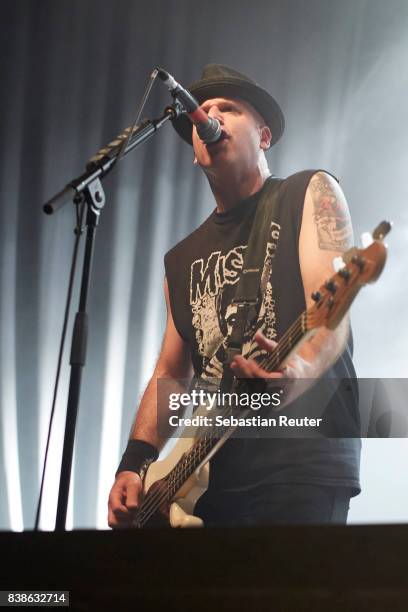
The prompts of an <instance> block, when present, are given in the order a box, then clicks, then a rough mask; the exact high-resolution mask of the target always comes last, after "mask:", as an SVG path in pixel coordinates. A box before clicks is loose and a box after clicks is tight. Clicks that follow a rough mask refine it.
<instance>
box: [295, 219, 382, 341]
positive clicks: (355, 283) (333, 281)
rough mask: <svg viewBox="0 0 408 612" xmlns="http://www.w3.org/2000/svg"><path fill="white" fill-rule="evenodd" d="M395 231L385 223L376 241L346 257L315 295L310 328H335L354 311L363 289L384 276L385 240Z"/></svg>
mask: <svg viewBox="0 0 408 612" xmlns="http://www.w3.org/2000/svg"><path fill="white" fill-rule="evenodd" d="M390 230H391V224H390V223H389V222H388V221H382V222H381V223H380V224H379V225H378V226H377V227H376V228H375V230H374V231H373V233H372V238H373V242H372V243H371V244H370V245H369V246H368V247H367V248H365V249H358V248H357V247H352V248H351V249H349V250H348V251H347V252H346V253H344V255H343V262H344V265H343V266H342V267H341V268H340V269H339V270H338V271H337V272H336V273H335V274H333V276H332V277H331V278H330V279H329V280H328V281H326V282H325V283H324V284H323V285H322V286H321V287H320V288H319V290H318V291H315V292H314V293H313V294H312V298H313V299H314V301H315V303H314V304H313V306H312V307H311V308H309V309H308V310H307V320H306V325H307V329H308V330H311V329H314V328H316V327H322V326H325V327H328V328H329V329H334V328H335V327H336V326H337V325H338V324H339V323H340V321H341V319H342V318H343V317H344V315H345V314H346V312H347V310H348V309H349V308H350V306H351V303H352V302H353V300H354V298H355V296H356V295H357V293H358V292H359V290H360V288H361V287H362V286H363V285H366V284H367V283H373V282H374V281H376V280H377V278H378V277H379V276H380V274H381V272H382V270H383V268H384V265H385V260H386V258H387V248H386V246H385V244H384V242H383V239H384V238H385V236H386V235H387V234H388V232H389V231H390Z"/></svg>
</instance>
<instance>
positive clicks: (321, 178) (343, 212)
mask: <svg viewBox="0 0 408 612" xmlns="http://www.w3.org/2000/svg"><path fill="white" fill-rule="evenodd" d="M305 214H309V216H311V217H312V218H313V222H314V226H315V229H316V232H317V242H318V246H319V248H320V249H323V250H329V251H340V252H344V251H346V250H347V249H348V248H350V246H351V245H352V242H353V230H352V225H351V218H350V212H349V209H348V206H347V201H346V198H345V196H344V193H343V191H342V189H341V187H340V185H339V184H338V182H337V181H336V179H335V178H334V177H332V176H331V175H330V174H327V173H326V172H316V174H314V175H313V176H312V178H311V179H310V182H309V186H308V188H307V191H306V198H305Z"/></svg>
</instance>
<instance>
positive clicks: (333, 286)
mask: <svg viewBox="0 0 408 612" xmlns="http://www.w3.org/2000/svg"><path fill="white" fill-rule="evenodd" d="M324 286H325V287H326V289H328V291H330V293H336V289H337V285H336V283H335V282H334V281H332V280H328V281H327V283H325V285H324Z"/></svg>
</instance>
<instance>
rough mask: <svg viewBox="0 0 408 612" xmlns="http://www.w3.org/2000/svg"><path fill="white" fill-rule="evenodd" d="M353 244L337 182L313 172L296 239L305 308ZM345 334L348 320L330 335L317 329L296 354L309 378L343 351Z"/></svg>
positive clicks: (342, 196) (343, 201)
mask: <svg viewBox="0 0 408 612" xmlns="http://www.w3.org/2000/svg"><path fill="white" fill-rule="evenodd" d="M352 242H353V230H352V226H351V219H350V213H349V210H348V206H347V202H346V199H345V197H344V194H343V192H342V190H341V188H340V186H339V184H338V183H337V181H336V180H335V179H334V178H333V177H332V176H330V175H329V174H326V173H325V172H317V173H316V174H315V175H314V176H313V177H312V178H311V180H310V183H309V186H308V188H307V191H306V196H305V202H304V209H303V217H302V226H301V231H300V237H299V261H300V269H301V274H302V280H303V288H304V293H305V300H306V306H307V307H308V308H309V307H310V306H311V305H312V303H313V300H312V298H311V294H312V292H313V291H316V289H318V288H319V287H320V285H321V284H322V283H323V282H324V281H325V280H327V279H328V278H330V277H331V276H332V275H333V265H332V262H333V259H334V257H338V256H339V255H341V254H342V253H344V251H346V250H347V249H349V248H350V247H351V245H352ZM348 332H349V322H348V316H346V317H345V318H344V319H343V321H342V322H341V323H340V324H339V326H338V327H337V328H336V329H335V330H334V331H331V330H329V329H327V328H320V329H319V330H318V331H317V332H316V333H315V335H314V336H313V337H312V338H311V339H310V340H308V341H306V342H305V343H304V344H303V345H302V346H301V347H300V348H299V350H298V355H299V356H300V357H301V358H303V359H304V360H305V361H306V363H307V364H308V367H307V369H308V374H307V376H309V377H310V378H317V377H319V376H321V375H322V374H323V373H324V371H325V370H327V369H328V368H329V367H330V366H331V365H332V364H333V363H334V361H335V360H336V359H337V357H338V356H339V355H340V354H341V352H342V351H343V350H344V347H345V344H346V342H347V336H348Z"/></svg>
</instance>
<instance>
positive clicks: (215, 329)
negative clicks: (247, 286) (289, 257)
mask: <svg viewBox="0 0 408 612" xmlns="http://www.w3.org/2000/svg"><path fill="white" fill-rule="evenodd" d="M279 231H280V225H278V224H277V223H274V222H272V224H271V233H270V240H269V241H268V244H267V249H266V255H265V260H264V266H263V271H262V277H261V287H260V289H261V295H262V304H261V308H260V311H259V316H258V319H257V320H256V321H254V322H253V323H252V325H251V326H250V328H249V329H247V330H246V333H245V335H244V343H243V351H242V352H243V354H244V355H245V356H247V357H251V358H252V359H257V358H259V357H260V356H261V355H263V354H265V351H263V350H262V349H260V348H259V347H258V345H257V343H256V342H254V341H253V336H254V334H255V332H256V331H257V330H258V329H260V330H261V331H262V332H263V334H264V335H265V336H266V337H267V338H269V339H271V340H272V339H274V338H275V337H276V314H275V301H274V298H273V290H272V262H273V258H274V255H275V251H276V248H277V244H278V240H279ZM246 248H247V247H246V245H241V246H238V247H235V248H233V249H231V250H230V251H229V252H228V253H227V254H226V255H223V254H222V253H221V251H214V252H213V253H211V254H210V255H209V257H207V259H205V260H204V259H202V258H201V259H196V260H195V261H194V262H193V263H192V264H191V277H190V305H191V310H192V324H193V327H194V329H195V336H196V342H197V346H198V353H199V355H200V356H201V357H202V358H203V374H202V375H203V376H204V377H214V378H215V377H220V376H221V375H222V364H223V362H224V359H225V348H226V338H227V336H228V334H229V333H230V331H231V326H232V324H233V321H234V317H235V314H236V306H235V305H232V304H231V302H232V298H233V296H234V292H235V287H234V285H235V284H236V283H237V282H238V280H239V275H240V272H241V270H242V265H243V260H244V255H245V251H246Z"/></svg>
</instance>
